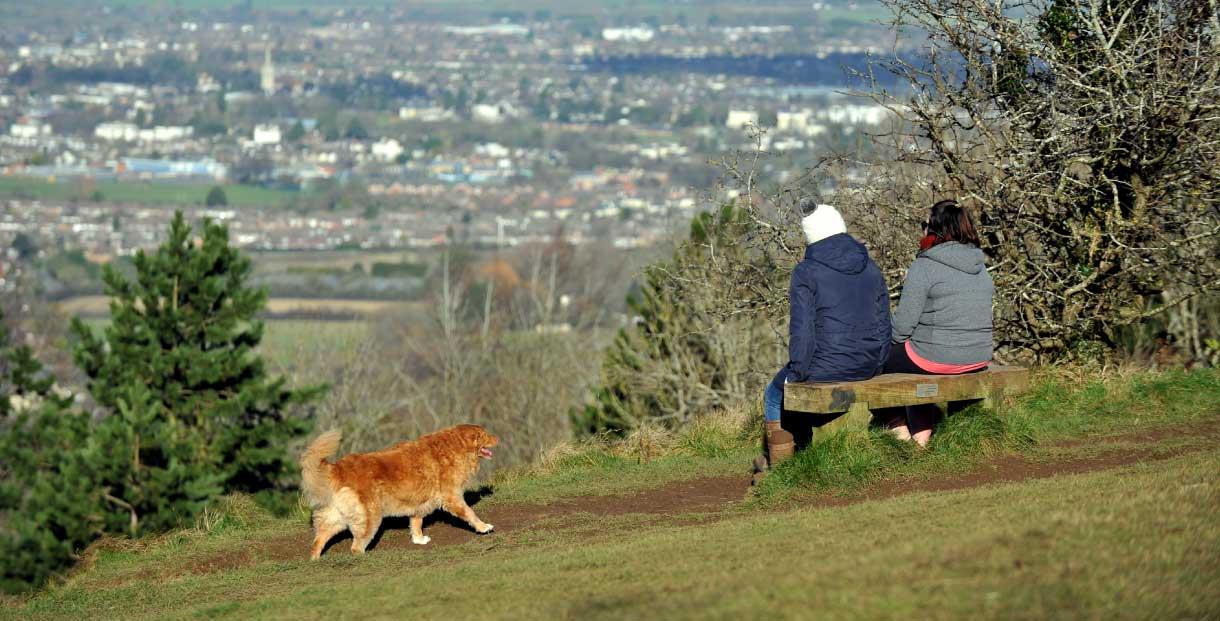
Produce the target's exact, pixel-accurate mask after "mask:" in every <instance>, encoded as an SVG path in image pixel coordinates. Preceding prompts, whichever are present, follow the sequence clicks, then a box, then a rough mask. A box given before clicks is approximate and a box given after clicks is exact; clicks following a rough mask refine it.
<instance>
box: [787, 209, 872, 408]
mask: <svg viewBox="0 0 1220 621" xmlns="http://www.w3.org/2000/svg"><path fill="white" fill-rule="evenodd" d="M788 299H789V301H790V303H791V307H792V308H791V314H792V318H791V321H790V323H789V326H788V333H789V337H788V364H786V365H784V368H782V369H780V371H779V373H778V374H777V375H776V376H775V379H774V380H772V382H773V383H774V384H776V385H777V386H778V387H780V388H782V387H783V384H784V380H787V381H788V382H790V383H796V382H841V381H851V380H862V379H868V378H870V377H873V376H874V375H876V374H877V373H879V372H880V371H881V367H882V365H884V364H885V359H886V357H887V356H889V352H890V302H889V293H888V291H887V290H886V286H885V278H884V277H882V275H881V270H880V269H878V268H877V264H876V263H874V262H873V260H872V258H871V257H869V256H868V249H866V248H865V247H864V244H861V243H860V242H858V241H856V240H855V239H854V238H852V237H851V236H850V235H848V234H846V233H840V234H838V235H832V236H830V237H827V238H826V239H823V240H821V241H818V242H816V243H814V244H810V245H809V246H807V247H806V248H805V260H804V261H801V262H800V263H799V264H797V266H796V268H795V269H793V270H792V287H791V289H789V291H788Z"/></svg>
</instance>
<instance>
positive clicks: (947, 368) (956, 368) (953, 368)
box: [906, 341, 991, 375]
mask: <svg viewBox="0 0 1220 621" xmlns="http://www.w3.org/2000/svg"><path fill="white" fill-rule="evenodd" d="M906 348H907V356H908V357H909V358H910V359H911V362H914V363H915V366H917V367H919V368H921V369H923V370H924V371H927V372H928V373H935V374H936V375H958V374H960V373H969V372H971V371H978V370H979V369H982V368H984V367H986V366H987V365H989V364H991V361H987V362H975V363H973V364H945V363H943V362H932V361H931V360H928V359H927V358H924V357H922V356H920V355H919V354H917V353H915V348H914V347H912V346H911V342H910V341H907V342H906Z"/></svg>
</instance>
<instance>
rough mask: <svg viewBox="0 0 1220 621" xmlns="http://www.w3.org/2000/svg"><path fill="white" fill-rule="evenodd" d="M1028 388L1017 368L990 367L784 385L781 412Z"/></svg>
mask: <svg viewBox="0 0 1220 621" xmlns="http://www.w3.org/2000/svg"><path fill="white" fill-rule="evenodd" d="M1028 385H1029V371H1028V370H1027V369H1023V368H1020V367H1004V366H992V367H990V368H988V369H987V370H986V371H982V372H979V373H967V374H964V375H914V374H908V373H891V374H886V375H878V376H877V377H874V378H872V379H868V380H863V381H859V382H840V383H833V384H814V383H801V384H787V385H785V386H784V409H785V410H792V411H796V412H809V413H814V414H833V413H837V412H846V411H848V410H849V409H851V406H852V405H853V404H855V403H865V404H867V407H868V408H870V409H877V408H889V407H898V406H904V405H919V404H923V403H945V402H947V401H971V400H975V399H987V398H994V396H995V395H996V393H1005V392H1010V391H1017V390H1022V389H1024V388H1026V387H1027V386H1028Z"/></svg>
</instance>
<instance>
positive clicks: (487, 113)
mask: <svg viewBox="0 0 1220 621" xmlns="http://www.w3.org/2000/svg"><path fill="white" fill-rule="evenodd" d="M470 116H471V118H473V119H474V120H476V121H481V122H483V123H499V122H500V121H503V120H504V110H502V109H501V108H500V106H497V105H492V104H475V105H474V106H472V107H471V108H470Z"/></svg>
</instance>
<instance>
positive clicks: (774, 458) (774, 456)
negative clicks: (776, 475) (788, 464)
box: [763, 421, 796, 468]
mask: <svg viewBox="0 0 1220 621" xmlns="http://www.w3.org/2000/svg"><path fill="white" fill-rule="evenodd" d="M763 434H764V435H765V436H766V438H767V460H768V461H769V462H770V466H771V467H772V468H774V467H775V465H776V464H778V463H779V462H781V461H784V460H785V459H788V458H789V457H792V451H793V449H794V448H795V446H796V442H794V441H793V439H792V434H791V433H788V432H787V431H784V429H783V427H780V426H779V421H774V422H772V421H766V422H765V423H763Z"/></svg>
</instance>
